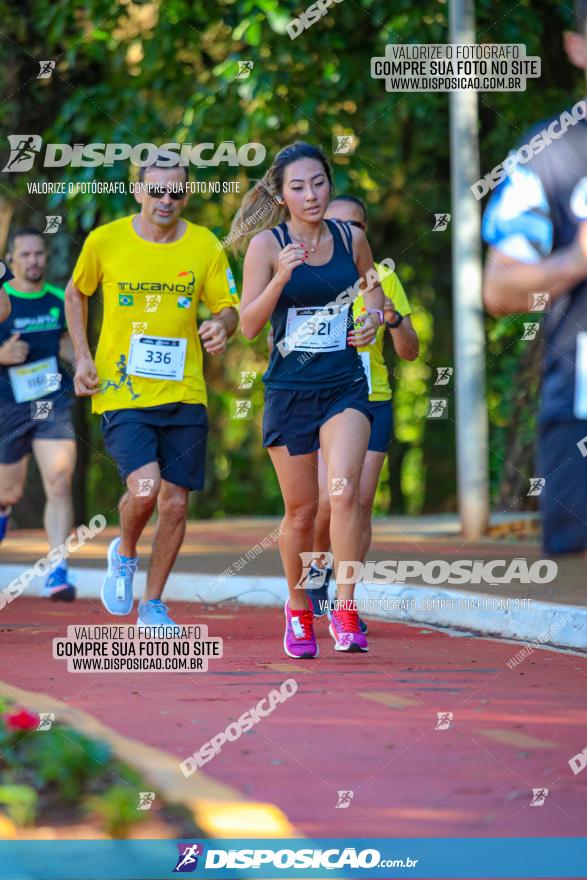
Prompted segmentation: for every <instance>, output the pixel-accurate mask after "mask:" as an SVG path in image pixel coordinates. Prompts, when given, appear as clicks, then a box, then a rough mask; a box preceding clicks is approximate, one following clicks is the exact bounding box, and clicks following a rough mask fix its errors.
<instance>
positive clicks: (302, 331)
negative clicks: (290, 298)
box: [284, 306, 349, 353]
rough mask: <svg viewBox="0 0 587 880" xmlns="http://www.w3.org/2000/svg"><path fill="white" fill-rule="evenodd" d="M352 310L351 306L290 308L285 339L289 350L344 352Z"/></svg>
mask: <svg viewBox="0 0 587 880" xmlns="http://www.w3.org/2000/svg"><path fill="white" fill-rule="evenodd" d="M348 313H349V307H348V306H324V307H322V306H307V307H305V308H302V309H296V308H290V309H288V310H287V322H286V325H285V339H284V343H285V345H286V347H287V350H288V351H313V352H319V353H325V352H328V351H342V350H343V349H345V348H346V336H347V329H348V327H347V321H348Z"/></svg>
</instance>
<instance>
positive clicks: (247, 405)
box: [232, 400, 252, 419]
mask: <svg viewBox="0 0 587 880" xmlns="http://www.w3.org/2000/svg"><path fill="white" fill-rule="evenodd" d="M251 406H252V403H251V401H250V400H235V401H234V412H233V414H232V418H233V419H250V418H251Z"/></svg>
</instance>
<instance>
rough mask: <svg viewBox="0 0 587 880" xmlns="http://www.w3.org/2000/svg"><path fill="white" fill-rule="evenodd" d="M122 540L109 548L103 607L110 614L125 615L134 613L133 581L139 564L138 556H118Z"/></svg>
mask: <svg viewBox="0 0 587 880" xmlns="http://www.w3.org/2000/svg"><path fill="white" fill-rule="evenodd" d="M119 545H120V538H115V539H114V540H113V541H111V543H110V546H109V547H108V571H107V572H106V577H105V578H104V582H103V584H102V592H101V597H102V605H103V606H104V608H105V609H106V611H108V612H109V613H110V614H117V615H120V616H122V615H124V614H130V612H131V611H132V602H133V596H132V579H133V575H134V573H135V571H136V570H137V566H138V564H139V559H138V556H136V557H134V558H132V559H131V558H127V557H126V556H119V555H118V547H119Z"/></svg>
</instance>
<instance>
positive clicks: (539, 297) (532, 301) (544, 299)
mask: <svg viewBox="0 0 587 880" xmlns="http://www.w3.org/2000/svg"><path fill="white" fill-rule="evenodd" d="M528 305H529V307H530V308H529V311H531V312H544V311H546V310H547V309H548V306H549V305H550V294H549V293H546V292H540V293H531V294H530V296H529V297H528Z"/></svg>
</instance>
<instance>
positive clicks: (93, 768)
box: [20, 726, 110, 803]
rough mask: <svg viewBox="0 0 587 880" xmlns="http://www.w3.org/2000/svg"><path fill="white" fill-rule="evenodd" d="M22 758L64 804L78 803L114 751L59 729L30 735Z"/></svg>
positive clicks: (101, 771)
mask: <svg viewBox="0 0 587 880" xmlns="http://www.w3.org/2000/svg"><path fill="white" fill-rule="evenodd" d="M20 757H21V759H23V760H25V761H27V762H28V763H30V764H31V765H32V766H33V767H34V770H35V775H36V779H37V781H38V783H39V786H40V787H43V788H47V787H49V788H54V790H55V791H56V793H57V796H58V798H59V800H60V801H62V802H64V803H74V802H75V801H77V800H78V799H79V798H80V797H81V795H82V794H83V793H84V791H85V790H86V788H87V786H88V785H89V784H90V782H91V780H92V779H96V778H99V777H101V776H102V775H103V774H104V768H105V766H106V765H107V763H108V762H109V760H110V749H109V747H108V746H107V745H105V744H104V743H100V742H97V741H96V740H92V739H89V738H88V737H85V736H83V735H82V734H79V733H76V732H75V731H71V730H66V729H65V728H62V727H58V726H57V727H52V728H51V730H48V731H45V732H43V733H42V734H39V735H38V736H35V737H32V736H30V737H29V738H28V739H27V741H26V743H24V744H23V747H22V749H21V750H20Z"/></svg>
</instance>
